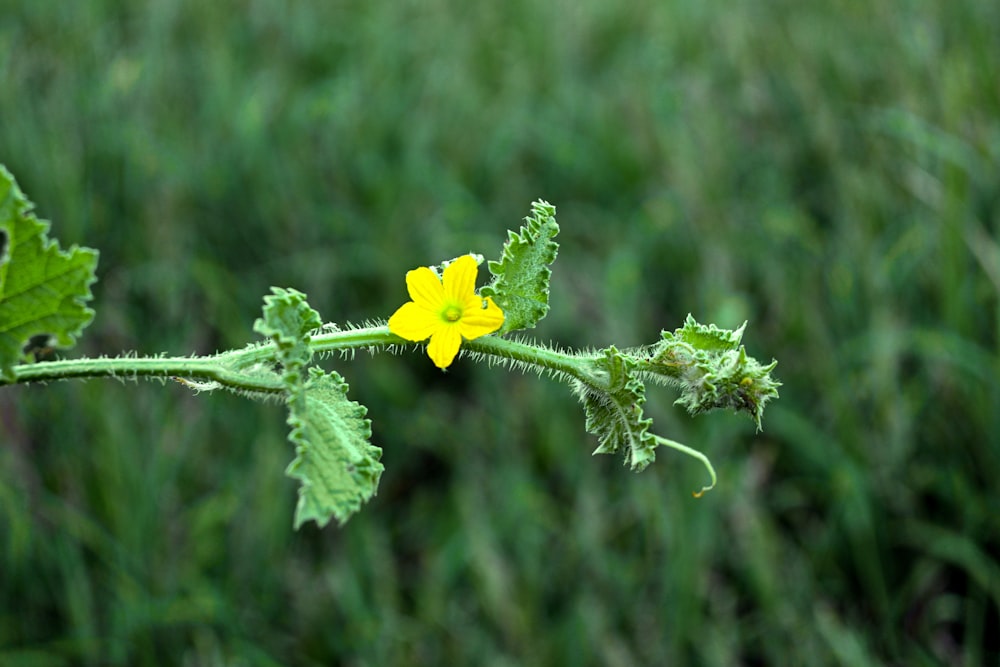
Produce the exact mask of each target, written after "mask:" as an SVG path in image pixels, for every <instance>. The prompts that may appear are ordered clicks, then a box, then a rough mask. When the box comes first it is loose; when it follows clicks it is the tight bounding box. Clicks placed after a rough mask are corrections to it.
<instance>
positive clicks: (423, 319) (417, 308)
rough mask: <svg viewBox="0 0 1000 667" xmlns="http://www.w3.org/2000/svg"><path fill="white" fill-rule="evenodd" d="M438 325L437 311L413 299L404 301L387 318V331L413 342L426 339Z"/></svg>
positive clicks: (439, 319) (439, 323) (439, 320)
mask: <svg viewBox="0 0 1000 667" xmlns="http://www.w3.org/2000/svg"><path fill="white" fill-rule="evenodd" d="M428 271H430V269H428ZM411 273H412V272H411ZM439 326H441V318H440V317H439V316H438V315H437V313H435V312H434V311H432V310H428V309H427V308H424V307H423V306H421V305H419V304H416V303H414V302H413V301H407V302H406V303H404V304H403V305H402V306H400V307H399V308H398V309H397V310H396V312H395V313H393V314H392V317H390V318H389V331H391V332H392V333H394V334H396V335H397V336H399V337H400V338H405V339H406V340H412V341H414V342H416V341H421V340H427V338H429V337H430V336H431V335H432V334H433V333H434V331H435V330H436V329H437V328H438V327H439Z"/></svg>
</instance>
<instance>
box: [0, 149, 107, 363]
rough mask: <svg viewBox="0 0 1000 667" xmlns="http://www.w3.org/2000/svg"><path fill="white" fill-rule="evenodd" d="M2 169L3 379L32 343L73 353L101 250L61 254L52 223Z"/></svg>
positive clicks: (86, 317)
mask: <svg viewBox="0 0 1000 667" xmlns="http://www.w3.org/2000/svg"><path fill="white" fill-rule="evenodd" d="M33 208H34V206H33V204H32V203H31V202H30V201H28V199H27V198H26V197H25V196H24V193H22V192H21V190H20V189H19V188H18V187H17V183H16V182H15V180H14V177H13V176H12V175H11V173H10V172H9V171H7V169H6V168H4V167H3V166H2V165H0V378H3V379H6V380H13V379H14V374H13V370H12V367H13V366H14V365H15V364H17V363H19V362H21V361H23V360H24V358H25V354H24V349H25V345H26V344H27V343H29V341H32V340H34V341H36V342H37V341H39V340H42V338H41V337H43V336H44V337H46V340H47V345H48V346H56V347H64V348H65V347H72V346H73V345H74V344H75V343H76V337H77V336H78V335H80V332H81V331H82V330H83V329H84V327H86V326H87V325H88V324H90V322H91V320H93V318H94V311H93V310H92V309H90V308H88V307H87V306H86V305H85V304H86V302H87V301H89V300H90V299H91V298H92V297H93V295H92V294H91V292H90V286H91V284H93V283H94V281H95V280H96V279H97V278H96V276H95V275H94V271H95V270H96V268H97V256H98V253H97V251H96V250H93V249H91V248H80V247H78V246H75V245H74V246H72V247H70V248H69V250H66V251H63V250H60V249H59V244H58V243H57V242H56V241H54V240H50V239H49V238H48V236H47V234H48V231H49V223H48V222H47V221H45V220H39V219H38V218H36V217H35V215H34V214H33V213H32V212H31V211H32V209H33Z"/></svg>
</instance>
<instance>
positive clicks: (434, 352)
mask: <svg viewBox="0 0 1000 667" xmlns="http://www.w3.org/2000/svg"><path fill="white" fill-rule="evenodd" d="M461 345H462V335H461V334H460V333H459V331H458V327H456V326H443V327H441V328H439V329H438V330H437V331H435V332H434V335H433V336H431V342H430V343H428V345H427V356H429V357H430V358H431V361H433V362H434V365H435V366H437V367H438V368H448V366H451V362H452V361H454V359H455V355H456V354H458V348H459V347H460V346H461Z"/></svg>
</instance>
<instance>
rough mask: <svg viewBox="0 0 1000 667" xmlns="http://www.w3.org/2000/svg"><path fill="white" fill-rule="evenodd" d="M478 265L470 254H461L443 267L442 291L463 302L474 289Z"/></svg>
mask: <svg viewBox="0 0 1000 667" xmlns="http://www.w3.org/2000/svg"><path fill="white" fill-rule="evenodd" d="M478 273H479V265H478V264H476V258H475V257H473V256H472V255H462V256H461V257H459V258H458V259H456V260H455V261H453V262H452V263H451V264H449V265H448V266H446V267H445V269H444V293H445V294H446V295H447V296H448V297H450V298H452V299H454V300H456V301H458V302H460V303H465V300H466V299H468V298H469V295H470V294H472V293H473V292H475V291H476V275H477V274H478Z"/></svg>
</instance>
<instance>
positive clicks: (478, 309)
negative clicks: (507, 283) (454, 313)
mask: <svg viewBox="0 0 1000 667" xmlns="http://www.w3.org/2000/svg"><path fill="white" fill-rule="evenodd" d="M481 302H482V298H481V297H478V296H477V297H476V299H475V303H474V304H473V307H471V308H470V307H468V306H467V307H466V309H465V312H464V313H462V319H461V320H459V322H458V327H459V329H460V330H461V333H462V335H463V336H464V337H465V339H466V340H472V339H474V338H479V337H480V336H485V335H486V334H488V333H493V332H494V331H496V330H497V329H499V328H500V327H501V326H503V320H504V314H503V311H502V310H500V306H498V305H496V304H495V303H493V299H491V298H490V297H486V307H485V308H483V307H482V306H481V305H480V304H481Z"/></svg>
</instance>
